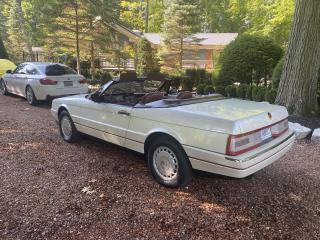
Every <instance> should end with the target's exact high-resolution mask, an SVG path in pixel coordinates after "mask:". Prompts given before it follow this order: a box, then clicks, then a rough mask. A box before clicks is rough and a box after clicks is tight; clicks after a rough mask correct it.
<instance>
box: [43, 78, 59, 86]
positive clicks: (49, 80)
mask: <svg viewBox="0 0 320 240" xmlns="http://www.w3.org/2000/svg"><path fill="white" fill-rule="evenodd" d="M40 83H41V84H42V85H57V83H58V81H55V80H51V79H48V78H44V79H40Z"/></svg>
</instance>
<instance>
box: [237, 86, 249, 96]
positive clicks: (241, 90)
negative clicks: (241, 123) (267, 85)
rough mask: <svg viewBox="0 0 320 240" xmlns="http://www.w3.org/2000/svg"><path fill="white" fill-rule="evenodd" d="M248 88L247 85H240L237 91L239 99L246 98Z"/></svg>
mask: <svg viewBox="0 0 320 240" xmlns="http://www.w3.org/2000/svg"><path fill="white" fill-rule="evenodd" d="M248 87H249V86H248V85H246V84H241V85H239V86H238V87H237V91H236V93H237V97H238V98H242V99H244V98H246V93H247V90H248Z"/></svg>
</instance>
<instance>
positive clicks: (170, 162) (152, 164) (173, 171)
mask: <svg viewBox="0 0 320 240" xmlns="http://www.w3.org/2000/svg"><path fill="white" fill-rule="evenodd" d="M147 154H148V155H147V159H148V165H149V168H150V171H151V173H152V175H153V177H154V178H155V179H156V180H157V181H158V182H159V183H160V184H162V185H164V186H166V187H172V188H175V187H181V186H185V185H187V184H188V183H189V182H190V181H191V179H192V176H193V173H192V167H191V164H190V162H189V158H188V156H187V154H186V153H185V151H184V149H183V148H182V146H181V145H180V144H179V143H178V142H177V141H175V140H174V139H172V138H170V137H167V136H160V137H158V138H157V139H156V140H155V141H154V142H153V143H151V145H150V147H149V148H148V153H147Z"/></svg>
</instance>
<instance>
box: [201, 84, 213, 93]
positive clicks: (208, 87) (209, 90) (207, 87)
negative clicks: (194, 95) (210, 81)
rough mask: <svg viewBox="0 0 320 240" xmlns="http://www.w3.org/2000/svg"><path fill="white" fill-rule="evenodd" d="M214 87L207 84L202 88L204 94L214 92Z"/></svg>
mask: <svg viewBox="0 0 320 240" xmlns="http://www.w3.org/2000/svg"><path fill="white" fill-rule="evenodd" d="M214 92H215V91H214V87H213V85H207V86H206V87H205V88H204V93H205V94H212V93H214Z"/></svg>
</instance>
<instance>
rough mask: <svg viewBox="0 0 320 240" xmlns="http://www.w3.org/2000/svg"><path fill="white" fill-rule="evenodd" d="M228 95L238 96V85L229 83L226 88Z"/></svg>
mask: <svg viewBox="0 0 320 240" xmlns="http://www.w3.org/2000/svg"><path fill="white" fill-rule="evenodd" d="M225 91H226V95H227V97H236V96H237V87H236V86H235V85H229V86H227V87H226V89H225Z"/></svg>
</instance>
